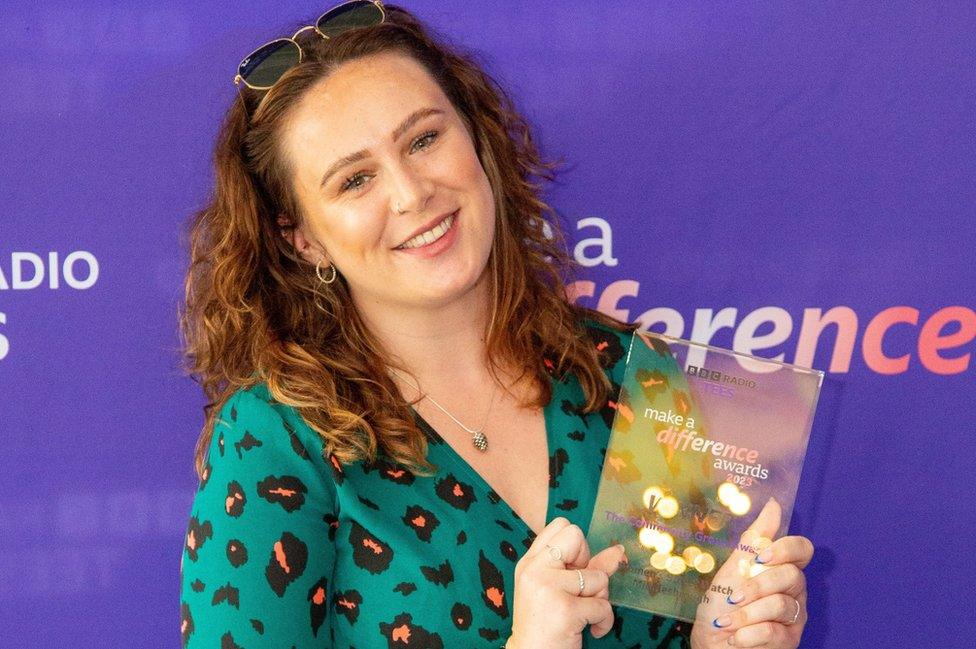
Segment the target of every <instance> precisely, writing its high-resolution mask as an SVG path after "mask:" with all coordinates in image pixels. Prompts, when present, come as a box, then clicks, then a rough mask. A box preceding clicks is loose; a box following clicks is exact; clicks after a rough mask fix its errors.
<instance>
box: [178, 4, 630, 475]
mask: <svg viewBox="0 0 976 649" xmlns="http://www.w3.org/2000/svg"><path fill="white" fill-rule="evenodd" d="M385 10H386V14H387V16H386V20H385V21H384V22H383V23H381V24H379V25H375V26H371V27H363V28H358V29H352V30H349V31H347V32H344V33H342V34H340V35H338V36H336V37H333V38H331V39H329V40H325V39H322V38H321V37H319V36H318V35H317V34H314V33H312V35H311V37H310V38H308V39H305V40H304V41H303V42H302V43H301V45H302V49H303V52H304V55H305V56H304V58H303V60H302V62H301V63H300V64H299V65H297V66H295V67H294V68H291V69H290V70H288V71H287V72H286V73H285V74H284V75H283V76H282V78H281V79H280V80H279V81H278V82H277V83H276V84H275V85H274V86H273V87H272V88H271V89H270V90H268V91H267V92H266V93H261V92H255V91H251V90H249V89H242V91H241V93H240V96H239V98H238V100H235V101H234V103H233V104H232V105H231V106H230V107H229V109H228V111H227V113H226V116H225V118H224V120H223V123H222V125H221V128H220V131H219V133H218V135H217V140H216V145H215V151H214V160H213V162H214V168H215V183H214V188H213V190H212V192H211V194H210V196H208V199H207V203H206V205H205V206H204V207H203V208H202V209H200V210H199V211H197V212H196V213H195V214H194V215H193V216H192V220H191V222H190V223H189V231H188V233H187V234H188V241H189V253H190V263H189V268H188V270H187V274H186V278H185V284H184V288H185V303H184V304H181V305H180V307H179V326H180V337H181V341H180V342H181V347H182V355H183V365H184V370H185V371H186V372H187V374H189V375H190V376H192V377H193V379H194V380H195V381H197V382H198V383H200V384H201V386H202V388H203V390H204V393H205V395H206V398H207V404H206V405H205V406H204V417H205V422H204V425H203V429H202V431H201V434H200V437H199V440H198V442H197V446H196V453H195V460H196V462H195V464H196V470H197V473H198V475H200V476H202V475H203V471H204V466H205V464H206V461H207V450H208V448H209V446H210V441H211V437H212V435H213V429H214V424H215V420H216V416H217V414H218V413H219V411H220V408H221V407H222V406H223V404H224V403H225V402H226V401H227V400H228V399H229V398H230V396H231V395H232V394H233V393H234V392H235V391H236V390H237V389H239V388H243V387H250V386H252V385H254V384H256V383H259V382H262V381H263V382H265V384H266V385H267V387H268V390H269V392H270V394H271V396H272V398H273V399H274V400H276V401H278V402H280V403H282V404H286V405H290V406H292V407H294V408H296V409H297V410H298V412H299V413H300V414H301V416H302V418H303V419H304V420H305V422H306V423H307V424H308V426H309V427H310V428H311V429H313V430H314V431H316V432H317V433H318V434H319V435H320V436H321V438H322V440H323V446H324V451H323V453H324V455H325V456H329V455H330V454H331V455H333V456H334V457H335V458H336V459H337V460H338V461H339V462H342V463H347V462H354V461H357V460H363V461H367V462H373V461H374V460H375V459H376V458H377V456H378V455H379V454H384V455H385V456H386V457H387V458H388V459H389V460H391V461H393V462H395V463H398V464H401V465H403V466H405V467H407V468H409V469H411V470H413V471H414V472H416V473H418V474H426V475H430V474H431V473H433V472H435V471H436V466H435V465H433V464H431V463H430V462H428V461H427V459H426V456H427V443H426V437H425V435H424V434H423V432H422V431H421V430H420V429H419V428H418V427H417V424H416V422H415V419H414V417H413V414H412V411H411V408H410V406H411V405H412V403H408V402H407V401H406V400H405V399H404V398H403V397H402V396H401V395H400V394H399V392H398V390H397V388H396V386H395V384H394V383H393V382H392V380H391V379H390V377H389V375H388V374H387V372H386V371H385V367H387V366H388V365H389V364H391V361H389V359H387V358H384V357H382V356H381V353H382V352H381V351H380V350H381V346H380V345H379V344H378V340H377V339H375V337H374V335H373V334H372V333H371V332H370V330H369V329H368V328H367V327H366V326H365V325H364V321H363V320H362V319H361V318H360V315H359V314H358V312H357V310H356V309H355V307H354V306H353V302H352V301H351V299H350V293H349V289H348V286H347V285H346V283H345V280H344V279H343V278H342V276H341V275H340V276H339V277H338V279H337V280H336V281H334V282H333V283H331V284H329V285H328V286H327V287H326V288H327V289H328V290H323V285H322V284H321V283H320V282H319V280H318V279H317V278H316V273H315V269H314V266H312V265H310V264H309V263H308V262H306V261H305V260H303V259H302V258H301V257H300V256H299V255H297V253H296V251H295V250H294V248H293V247H292V245H291V244H290V243H289V242H288V241H286V240H285V237H282V236H281V225H280V223H279V220H278V219H279V216H280V215H288V216H289V219H290V220H291V221H292V227H298V226H299V225H300V224H301V223H302V214H301V210H300V209H299V203H298V200H297V197H296V196H295V195H294V193H293V191H292V189H291V183H290V182H289V178H290V175H291V171H290V170H289V169H288V167H287V165H286V163H285V157H284V156H283V154H282V150H281V142H282V137H281V135H282V130H281V129H282V125H283V124H285V121H286V119H287V117H288V116H289V114H290V111H291V110H292V109H293V108H294V107H295V106H296V105H297V104H298V102H299V101H300V99H301V98H302V96H303V95H304V93H305V92H306V91H307V90H308V89H309V88H311V87H312V86H313V85H314V84H316V83H317V82H318V81H320V80H321V79H323V78H325V77H327V76H328V75H330V74H331V73H332V72H334V71H335V70H336V69H338V68H339V67H340V66H341V65H342V64H343V63H344V62H347V61H351V60H354V59H357V58H360V57H364V56H368V55H371V54H377V53H380V52H387V51H395V52H398V53H403V54H406V55H408V56H411V57H413V58H414V59H415V60H416V61H418V62H419V63H420V64H422V65H423V66H424V68H425V69H426V71H427V72H428V73H429V74H430V75H431V77H432V78H433V79H434V80H435V81H436V82H437V83H438V85H439V86H440V88H441V90H442V91H443V92H444V93H445V95H446V96H447V97H448V98H449V99H450V101H451V103H452V104H453V106H454V108H455V109H456V110H457V112H458V113H459V114H460V116H461V117H462V119H463V120H464V122H465V124H466V126H467V127H468V130H469V132H470V133H471V134H472V138H473V140H474V143H475V149H476V151H477V154H478V157H479V160H480V161H481V164H482V167H483V168H484V170H485V173H486V175H487V177H488V179H489V182H490V184H491V187H492V194H493V196H494V201H495V212H496V213H495V239H494V242H493V245H492V249H491V253H490V255H489V260H488V267H487V273H488V278H489V291H488V292H489V295H490V300H491V304H490V305H489V313H490V318H489V323H488V326H487V331H486V332H485V340H486V346H487V348H488V356H489V358H490V359H492V367H490V368H489V371H490V372H491V374H492V375H493V376H496V377H497V373H496V366H495V365H496V364H497V362H498V361H505V362H506V363H508V364H509V366H510V367H517V368H521V375H520V378H522V377H525V376H526V374H528V376H529V377H531V379H532V383H533V384H534V385H535V386H536V387H537V390H536V394H535V395H534V398H531V399H530V400H527V398H522V399H520V401H521V402H522V403H523V405H530V404H531V405H535V406H543V405H545V404H547V403H548V402H549V400H550V399H551V396H552V395H551V389H550V384H549V382H548V380H547V370H546V367H545V365H544V362H543V357H546V358H549V359H550V360H551V361H552V362H553V364H554V370H553V371H555V372H556V373H557V374H558V375H561V374H562V373H563V372H567V371H572V372H574V373H575V374H576V375H577V377H578V379H579V381H580V384H581V386H582V388H583V390H584V392H585V394H586V398H587V403H586V405H585V407H584V412H593V411H595V410H597V409H599V408H600V407H601V406H602V405H603V404H605V403H606V400H607V399H608V397H609V390H610V383H609V381H608V380H607V378H606V376H605V374H604V373H603V370H602V369H601V365H600V359H599V358H598V352H597V351H596V349H595V348H594V346H593V345H592V344H590V342H589V341H588V340H587V339H586V338H585V335H584V331H583V329H582V325H581V320H582V318H583V317H589V318H592V319H594V320H596V321H597V322H600V323H602V324H604V325H606V326H609V327H611V328H613V329H616V330H618V331H622V330H633V328H634V327H633V326H631V325H626V324H625V323H622V322H620V321H617V320H615V319H613V318H610V317H609V316H606V315H604V314H602V313H600V312H598V311H595V310H592V309H589V308H586V307H583V306H579V305H576V304H573V302H572V300H571V299H569V296H568V295H567V292H566V288H565V287H566V284H567V282H569V281H570V280H571V277H572V275H573V272H574V268H573V260H572V258H571V257H570V256H569V254H568V252H567V250H566V245H565V238H564V234H563V233H562V231H561V229H560V227H559V222H558V218H557V217H558V215H557V214H556V213H555V211H554V210H553V209H552V208H551V207H550V206H549V205H547V204H546V203H545V202H543V201H542V200H541V198H540V192H541V189H542V185H543V182H545V181H552V180H554V178H555V175H554V170H555V168H556V167H557V166H558V164H559V163H558V162H549V161H544V160H542V158H541V156H540V153H539V151H538V149H537V147H536V145H535V143H534V141H533V137H532V134H531V132H530V128H529V125H528V123H527V122H526V120H525V119H524V118H523V117H522V116H520V115H519V113H518V112H517V111H516V109H515V106H514V103H513V101H512V99H511V98H510V97H509V96H508V94H507V93H506V92H505V91H504V89H503V88H501V87H500V85H499V84H498V83H497V82H496V81H495V80H494V79H493V78H492V77H491V76H490V75H489V74H488V73H486V72H485V71H484V69H483V67H482V66H481V65H480V64H479V63H478V60H477V57H476V56H475V55H474V54H472V53H470V52H466V51H463V50H461V49H460V48H459V47H457V46H455V45H450V44H448V43H447V41H446V40H445V39H444V38H443V37H441V36H439V35H436V34H434V32H432V30H430V28H428V27H425V26H424V25H422V24H421V23H420V22H419V21H418V20H417V19H416V18H415V17H414V16H412V15H411V14H409V13H408V12H407V11H405V10H403V9H401V8H399V7H396V6H393V5H386V6H385ZM262 96H263V98H262ZM547 217H549V218H547Z"/></svg>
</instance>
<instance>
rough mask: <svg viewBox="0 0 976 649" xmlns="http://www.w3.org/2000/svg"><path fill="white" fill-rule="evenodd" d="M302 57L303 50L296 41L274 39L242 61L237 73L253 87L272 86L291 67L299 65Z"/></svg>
mask: <svg viewBox="0 0 976 649" xmlns="http://www.w3.org/2000/svg"><path fill="white" fill-rule="evenodd" d="M301 58H302V53H301V50H299V49H298V45H296V44H295V42H294V41H290V40H285V39H282V40H277V41H272V42H270V43H268V44H267V45H264V46H262V47H259V48H258V49H256V50H254V52H253V53H252V54H251V55H250V56H249V57H247V58H246V59H244V60H243V61H241V66H240V68H239V69H238V71H237V73H238V74H239V75H241V78H242V79H244V81H246V82H247V84H248V85H249V86H251V87H252V88H270V87H271V86H273V85H274V84H275V82H276V81H277V80H278V79H280V78H281V75H283V74H284V73H285V72H286V71H287V70H288V69H289V68H291V67H294V66H296V65H298V62H299V61H300V60H301Z"/></svg>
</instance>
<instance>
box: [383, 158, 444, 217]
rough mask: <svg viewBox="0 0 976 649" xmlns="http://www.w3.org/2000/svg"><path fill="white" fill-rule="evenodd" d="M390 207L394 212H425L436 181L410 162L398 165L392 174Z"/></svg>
mask: <svg viewBox="0 0 976 649" xmlns="http://www.w3.org/2000/svg"><path fill="white" fill-rule="evenodd" d="M390 175H391V178H392V186H391V188H390V209H391V210H392V211H393V213H394V214H406V213H407V212H417V213H420V212H423V211H424V210H425V209H427V203H428V202H429V201H430V197H431V195H432V194H433V193H434V183H433V182H432V181H431V180H430V178H428V177H427V176H425V175H424V174H423V172H422V171H421V170H418V169H415V168H414V167H412V166H411V165H409V164H402V165H398V167H397V168H396V169H394V170H393V172H392V173H391V174H390Z"/></svg>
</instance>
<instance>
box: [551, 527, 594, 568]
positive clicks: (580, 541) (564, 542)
mask: <svg viewBox="0 0 976 649" xmlns="http://www.w3.org/2000/svg"><path fill="white" fill-rule="evenodd" d="M548 545H549V546H550V547H554V548H559V552H560V553H561V555H562V558H561V559H560V560H558V561H557V560H556V559H554V558H553V556H552V553H550V552H549V548H544V549H545V550H546V552H545V553H544V558H545V562H546V565H547V566H549V567H550V568H562V567H564V566H571V567H573V568H585V567H586V564H587V563H589V561H590V546H589V544H587V542H586V537H585V536H583V530H582V529H580V526H579V525H575V524H573V523H570V524H569V525H565V526H563V527H562V528H561V529H560V530H559V531H558V532H556V533H555V534H553V535H552V538H550V539H549V543H548Z"/></svg>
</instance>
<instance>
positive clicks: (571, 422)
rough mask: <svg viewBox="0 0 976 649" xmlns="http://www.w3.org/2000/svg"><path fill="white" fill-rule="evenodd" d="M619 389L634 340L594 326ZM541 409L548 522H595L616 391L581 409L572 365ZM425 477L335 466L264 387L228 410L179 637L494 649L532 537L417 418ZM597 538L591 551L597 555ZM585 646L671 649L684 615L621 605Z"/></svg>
mask: <svg viewBox="0 0 976 649" xmlns="http://www.w3.org/2000/svg"><path fill="white" fill-rule="evenodd" d="M584 324H585V330H586V332H587V335H588V336H589V338H590V339H591V340H592V342H593V344H594V345H596V346H597V347H598V348H599V349H600V350H601V351H602V354H601V358H602V359H603V363H604V370H605V371H606V373H607V375H608V376H609V378H610V379H611V381H612V383H613V389H614V394H615V395H616V393H617V392H618V391H619V385H620V384H619V381H620V378H621V376H622V374H623V369H624V356H625V354H626V350H627V348H628V347H629V344H630V334H627V333H621V332H616V331H614V330H611V329H608V328H605V327H603V326H602V325H599V324H597V323H596V322H594V321H592V320H586V321H584ZM546 366H547V367H549V368H550V376H549V379H550V381H551V382H552V387H553V398H552V399H551V401H550V402H549V404H548V405H547V406H546V407H545V422H546V432H547V437H548V442H549V453H550V455H549V506H548V510H547V512H546V522H547V523H548V522H549V521H551V520H552V519H553V518H556V517H557V516H564V517H566V518H568V519H569V520H570V521H571V522H573V523H575V524H577V525H579V526H580V527H581V528H582V529H583V531H584V532H586V531H587V530H588V529H589V525H590V516H591V514H592V511H593V503H594V500H595V498H596V490H597V484H598V482H599V477H600V472H601V469H602V465H603V456H604V454H605V452H606V445H607V440H608V438H609V430H610V425H611V424H612V422H613V415H614V412H615V405H616V403H615V397H614V398H612V399H610V400H609V401H608V403H607V404H606V406H605V407H604V408H603V409H601V410H600V411H599V412H594V413H591V414H589V415H580V414H579V413H578V410H577V409H578V408H579V407H580V406H582V405H583V404H584V403H585V399H584V395H583V391H582V389H581V387H580V385H579V383H578V381H577V380H576V377H575V376H574V375H572V374H567V375H565V376H564V377H562V378H557V377H555V376H554V375H553V374H552V371H551V368H552V362H551V361H549V360H547V361H546ZM415 416H416V417H417V422H418V424H419V425H420V427H421V429H422V430H423V431H424V432H425V434H426V435H427V437H428V439H429V451H428V453H429V455H428V459H429V460H430V461H431V462H432V463H434V464H435V465H437V466H438V468H439V471H438V474H437V475H435V476H433V477H429V478H428V477H422V476H416V475H414V474H413V473H411V472H410V471H408V470H406V469H405V468H403V467H401V466H399V465H394V464H392V463H389V462H384V461H383V460H382V459H381V460H379V461H378V462H376V463H375V464H374V465H372V466H366V465H365V464H364V463H361V462H360V463H355V464H346V465H343V464H340V463H339V462H338V461H337V460H336V459H335V458H334V457H333V456H329V457H328V458H323V453H322V449H323V447H322V443H321V441H320V438H319V437H318V435H317V434H315V433H314V431H312V430H311V429H310V428H308V427H307V426H306V425H305V424H304V423H303V421H302V419H301V417H300V416H299V415H298V413H297V411H296V410H294V409H293V408H291V407H289V406H285V405H283V404H280V403H278V402H276V401H274V400H273V399H272V398H271V397H270V395H269V393H268V389H267V387H266V386H265V385H264V384H258V385H256V386H253V387H251V388H248V389H240V390H238V391H237V392H235V393H234V395H233V396H232V397H231V398H230V399H229V400H228V401H227V403H226V404H225V405H224V406H223V408H222V410H221V412H220V416H219V418H218V423H217V425H216V427H215V429H214V435H213V441H212V443H211V447H210V456H209V459H208V463H207V466H206V469H205V475H204V478H203V480H202V481H201V483H200V486H199V489H198V490H197V492H196V495H195V498H194V501H193V506H192V509H191V512H190V521H189V525H188V528H187V534H186V542H185V545H184V549H183V558H182V569H181V600H182V601H181V632H182V638H183V645H184V646H186V647H191V648H195V647H221V648H231V647H245V648H247V649H253V648H257V647H275V648H278V647H284V648H287V647H298V648H303V647H337V648H342V649H347V648H353V647H356V648H358V649H369V648H371V647H391V648H392V647H402V648H404V649H414V648H427V647H430V648H441V647H448V648H452V649H453V648H468V647H474V648H482V647H485V648H488V647H491V648H494V649H497V648H498V647H500V646H502V645H503V644H504V642H505V640H506V639H507V638H508V636H509V634H510V631H511V627H512V585H513V581H514V573H515V563H516V561H517V560H518V559H519V557H520V556H521V555H522V554H523V553H524V552H525V551H526V549H527V548H528V547H529V545H531V543H532V540H533V539H534V537H535V534H534V533H533V532H532V530H531V529H530V528H529V527H528V526H527V525H526V524H525V523H524V522H523V521H522V519H521V518H519V516H518V515H517V514H516V513H515V512H514V511H513V510H512V508H511V507H509V506H508V504H507V503H506V502H505V501H504V500H503V499H502V498H500V497H499V495H498V494H497V493H495V491H494V490H492V488H491V487H490V486H489V485H488V483H487V482H485V480H484V479H483V478H482V477H481V476H480V474H478V473H477V472H476V471H475V470H474V469H473V468H472V467H471V466H470V465H469V464H467V462H466V461H465V460H463V459H462V458H461V456H460V455H458V454H457V452H455V451H454V450H453V448H452V447H451V446H450V445H449V444H447V443H446V442H445V441H444V440H443V439H442V438H441V437H440V436H439V435H438V434H437V432H436V431H434V430H433V429H432V428H431V427H430V426H429V425H428V424H427V423H426V422H424V421H423V419H422V418H420V416H419V415H415ZM600 549H602V548H594V550H593V551H594V552H597V551H599V550H600ZM614 615H615V624H614V627H613V630H612V631H611V632H610V633H608V634H607V635H606V636H604V637H603V638H600V639H598V640H597V639H594V638H592V637H591V636H590V634H589V630H585V631H584V633H583V646H584V647H590V648H593V649H598V648H601V649H602V648H609V647H613V648H625V647H626V648H635V649H636V648H638V647H650V648H660V649H679V648H687V647H688V646H689V642H688V635H689V633H690V630H691V629H690V626H691V625H690V624H688V623H686V622H682V621H680V620H674V619H671V618H666V617H660V616H656V615H651V614H648V613H643V612H640V611H636V610H633V609H628V608H623V607H614Z"/></svg>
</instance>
